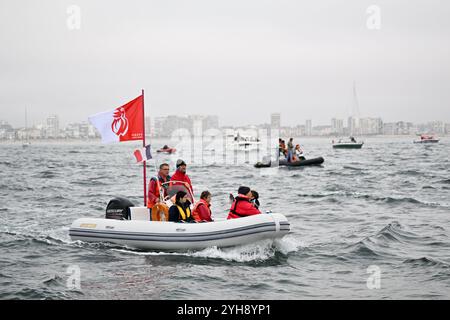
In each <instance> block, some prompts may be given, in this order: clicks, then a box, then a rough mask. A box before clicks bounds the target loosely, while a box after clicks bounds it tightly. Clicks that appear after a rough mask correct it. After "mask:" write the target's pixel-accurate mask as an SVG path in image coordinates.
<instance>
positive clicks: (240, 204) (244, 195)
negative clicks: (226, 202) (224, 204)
mask: <svg viewBox="0 0 450 320" xmlns="http://www.w3.org/2000/svg"><path fill="white" fill-rule="evenodd" d="M251 197H252V192H251V190H250V188H249V187H245V186H241V187H239V189H238V196H237V197H236V198H234V201H233V204H232V205H231V208H230V212H229V213H228V218H227V219H236V218H242V217H248V216H252V215H254V214H260V213H261V211H259V210H258V209H257V208H255V206H254V205H253V204H252V202H251V201H250V199H251Z"/></svg>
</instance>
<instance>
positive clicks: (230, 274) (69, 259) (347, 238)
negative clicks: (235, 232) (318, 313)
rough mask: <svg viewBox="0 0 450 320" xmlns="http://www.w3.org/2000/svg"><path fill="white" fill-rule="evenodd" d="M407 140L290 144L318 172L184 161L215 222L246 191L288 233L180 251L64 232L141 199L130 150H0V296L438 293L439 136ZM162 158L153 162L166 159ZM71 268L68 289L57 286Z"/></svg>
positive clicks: (448, 225) (78, 146) (442, 270)
mask: <svg viewBox="0 0 450 320" xmlns="http://www.w3.org/2000/svg"><path fill="white" fill-rule="evenodd" d="M413 139H414V138H413V137H405V138H368V139H365V141H366V144H365V145H364V147H363V148H362V149H361V150H333V149H332V148H331V144H330V140H329V139H301V140H300V139H299V142H300V143H301V144H302V146H303V147H304V149H305V150H306V155H307V157H310V158H312V157H316V156H323V157H324V158H325V162H324V164H323V165H322V166H319V167H304V168H294V169H286V168H266V169H256V168H253V163H252V161H249V163H240V162H241V161H237V164H231V163H229V164H225V163H223V162H220V161H219V162H216V163H214V162H213V161H203V162H200V163H198V162H196V163H194V164H192V165H189V166H188V173H189V175H190V177H191V180H192V181H193V184H194V190H195V193H196V195H197V197H198V195H199V193H200V192H201V191H202V190H205V189H208V190H210V191H211V192H212V193H213V206H212V209H213V215H214V216H216V217H225V216H226V214H227V209H228V208H229V202H228V194H229V193H230V192H233V193H236V191H237V187H238V186H239V185H248V186H251V187H252V188H253V189H255V190H257V191H258V192H259V194H260V201H261V204H262V209H263V210H272V211H274V212H280V213H283V214H285V215H286V216H287V218H288V219H289V221H290V223H291V228H292V232H291V234H289V235H287V236H286V237H284V238H283V239H281V240H279V241H276V242H272V241H264V242H259V243H254V244H248V245H244V246H241V247H234V248H227V249H217V248H208V249H205V250H201V251H196V252H185V253H167V252H143V251H136V250H131V249H129V248H124V247H120V246H115V245H108V244H89V243H83V242H73V241H71V239H70V237H69V235H68V230H69V226H70V224H71V223H72V221H73V220H75V219H76V218H79V217H103V216H104V210H105V207H106V204H107V202H108V201H109V200H110V199H111V198H113V197H114V196H117V195H121V196H124V197H127V198H129V199H131V200H132V201H134V202H135V203H136V204H142V172H141V171H142V170H141V167H140V166H138V165H136V164H135V163H134V159H133V156H132V151H133V150H134V148H135V147H138V146H139V144H137V143H136V144H135V143H122V144H116V145H101V144H100V143H97V142H73V143H33V144H32V145H31V146H30V147H28V148H25V149H23V148H22V145H21V144H0V221H1V224H0V299H449V298H450V238H449V236H450V162H449V161H450V160H449V158H450V157H449V155H450V139H449V138H443V139H442V140H441V142H440V143H438V144H433V145H414V144H413V143H412V140H413ZM153 143H154V145H155V146H158V147H160V146H162V145H163V143H165V141H154V142H153ZM155 156H156V154H155ZM238 156H241V157H242V155H238ZM165 157H166V159H164V156H161V158H160V157H159V156H158V158H157V159H156V161H158V163H161V162H162V161H164V160H168V161H171V163H172V164H173V163H174V161H176V159H177V156H176V155H174V156H172V157H171V156H165ZM207 157H208V155H205V159H206V158H207ZM244 157H245V155H244ZM153 162H154V161H152V162H151V163H150V166H149V169H148V170H149V171H150V172H152V171H153V172H154V165H153ZM188 164H189V162H188ZM74 270H79V271H80V280H81V281H80V289H79V290H71V288H72V287H71V286H68V284H69V285H70V284H73V282H70V279H71V278H70V277H71V275H73V274H74V273H73V272H74ZM378 275H379V277H378Z"/></svg>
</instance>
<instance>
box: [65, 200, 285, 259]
mask: <svg viewBox="0 0 450 320" xmlns="http://www.w3.org/2000/svg"><path fill="white" fill-rule="evenodd" d="M130 209H131V220H114V219H96V218H81V219H77V220H75V221H74V222H73V223H72V226H71V227H70V231H69V234H70V237H71V238H72V240H81V241H87V242H110V243H115V244H119V245H124V246H128V247H132V248H137V249H150V250H175V251H180V250H181V251H182V250H198V249H203V248H207V247H213V246H216V247H230V246H237V245H242V244H248V243H251V242H255V241H258V240H263V239H276V238H282V237H283V236H285V235H286V234H287V233H289V231H290V224H289V222H288V221H287V219H286V218H285V217H284V216H283V215H282V214H276V213H262V214H258V215H253V216H250V217H245V218H238V219H230V220H222V221H214V222H204V223H177V222H167V221H149V214H148V210H147V208H145V207H144V208H140V207H134V208H130Z"/></svg>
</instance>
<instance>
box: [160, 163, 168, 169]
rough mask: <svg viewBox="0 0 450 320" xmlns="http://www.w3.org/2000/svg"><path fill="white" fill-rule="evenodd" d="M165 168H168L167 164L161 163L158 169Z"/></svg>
mask: <svg viewBox="0 0 450 320" xmlns="http://www.w3.org/2000/svg"><path fill="white" fill-rule="evenodd" d="M165 166H167V167H169V168H170V166H169V164H167V163H161V165H160V166H159V169H162V168H163V167H165Z"/></svg>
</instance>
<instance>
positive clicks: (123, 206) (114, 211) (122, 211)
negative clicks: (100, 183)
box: [105, 197, 134, 220]
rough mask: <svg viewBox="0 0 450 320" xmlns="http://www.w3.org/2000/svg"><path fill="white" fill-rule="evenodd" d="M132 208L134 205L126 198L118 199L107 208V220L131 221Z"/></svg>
mask: <svg viewBox="0 0 450 320" xmlns="http://www.w3.org/2000/svg"><path fill="white" fill-rule="evenodd" d="M130 207H134V204H133V203H132V202H131V201H130V200H128V199H125V198H121V197H116V198H114V199H112V200H110V201H109V203H108V205H107V206H106V216H105V218H106V219H116V220H130Z"/></svg>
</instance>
